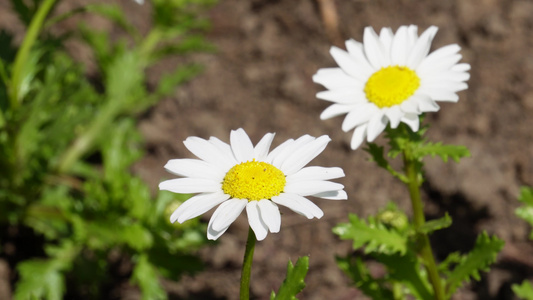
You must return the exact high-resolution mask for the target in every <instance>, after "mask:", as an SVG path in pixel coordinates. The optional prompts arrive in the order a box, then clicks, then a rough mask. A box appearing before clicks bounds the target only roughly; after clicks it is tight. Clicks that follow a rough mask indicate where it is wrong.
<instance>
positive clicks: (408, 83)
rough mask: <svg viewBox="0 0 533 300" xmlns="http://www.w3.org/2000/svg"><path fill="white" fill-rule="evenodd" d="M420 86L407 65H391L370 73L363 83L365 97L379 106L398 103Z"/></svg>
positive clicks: (413, 72)
mask: <svg viewBox="0 0 533 300" xmlns="http://www.w3.org/2000/svg"><path fill="white" fill-rule="evenodd" d="M419 86H420V78H419V77H418V75H416V73H415V71H413V70H411V69H409V68H408V67H400V66H391V67H386V68H381V69H380V70H379V71H377V72H376V73H374V74H372V76H370V78H369V79H368V81H367V82H366V85H365V93H366V98H367V99H368V100H369V101H370V102H372V103H374V104H376V105H377V106H378V107H379V108H383V107H391V106H394V105H398V104H400V103H402V102H403V101H405V100H407V99H408V98H409V97H411V95H413V94H414V93H415V91H416V90H417V89H418V87H419Z"/></svg>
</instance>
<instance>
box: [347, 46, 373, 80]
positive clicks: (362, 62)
mask: <svg viewBox="0 0 533 300" xmlns="http://www.w3.org/2000/svg"><path fill="white" fill-rule="evenodd" d="M346 49H347V50H348V53H349V54H350V56H351V57H352V59H353V60H355V62H356V63H357V65H358V69H359V70H360V71H361V73H362V74H363V75H364V76H363V78H359V79H360V80H362V81H363V82H366V81H367V80H368V77H370V75H372V74H373V73H374V72H375V71H376V69H374V68H373V67H372V66H371V65H370V63H369V62H368V59H367V58H366V56H365V53H364V49H363V44H361V43H359V42H358V41H356V40H353V39H349V40H347V41H346Z"/></svg>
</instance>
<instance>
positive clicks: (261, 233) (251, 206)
mask: <svg viewBox="0 0 533 300" xmlns="http://www.w3.org/2000/svg"><path fill="white" fill-rule="evenodd" d="M246 215H247V216H248V223H249V224H250V227H251V228H252V230H253V231H254V233H255V238H256V239H257V240H258V241H262V240H264V239H265V238H266V236H267V233H268V227H267V225H266V224H265V222H263V220H262V219H261V214H260V213H259V207H258V206H257V201H250V202H248V204H247V205H246Z"/></svg>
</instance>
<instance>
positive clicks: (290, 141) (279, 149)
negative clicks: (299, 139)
mask: <svg viewBox="0 0 533 300" xmlns="http://www.w3.org/2000/svg"><path fill="white" fill-rule="evenodd" d="M293 143H294V140H293V139H288V140H286V141H285V142H283V143H281V144H280V145H279V146H277V147H276V148H274V150H272V151H270V153H269V154H268V156H267V160H266V161H267V162H268V163H272V160H273V159H274V158H275V157H277V156H278V154H280V153H281V152H283V151H284V150H285V148H287V147H290V146H291V145H292V144H293Z"/></svg>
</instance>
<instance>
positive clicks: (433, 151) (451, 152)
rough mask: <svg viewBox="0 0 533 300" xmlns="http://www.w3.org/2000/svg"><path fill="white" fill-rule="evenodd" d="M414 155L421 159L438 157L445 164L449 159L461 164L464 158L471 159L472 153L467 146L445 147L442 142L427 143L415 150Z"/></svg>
mask: <svg viewBox="0 0 533 300" xmlns="http://www.w3.org/2000/svg"><path fill="white" fill-rule="evenodd" d="M413 155H414V156H415V157H420V158H422V157H424V156H426V155H431V157H435V156H436V155H438V156H440V158H441V159H442V160H443V161H444V162H447V161H448V158H451V159H453V160H454V161H455V162H459V160H460V159H461V158H462V157H469V156H470V151H468V148H466V147H465V146H457V145H443V144H442V142H438V143H430V142H427V143H424V144H419V145H418V147H417V148H415V149H414V151H413Z"/></svg>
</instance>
